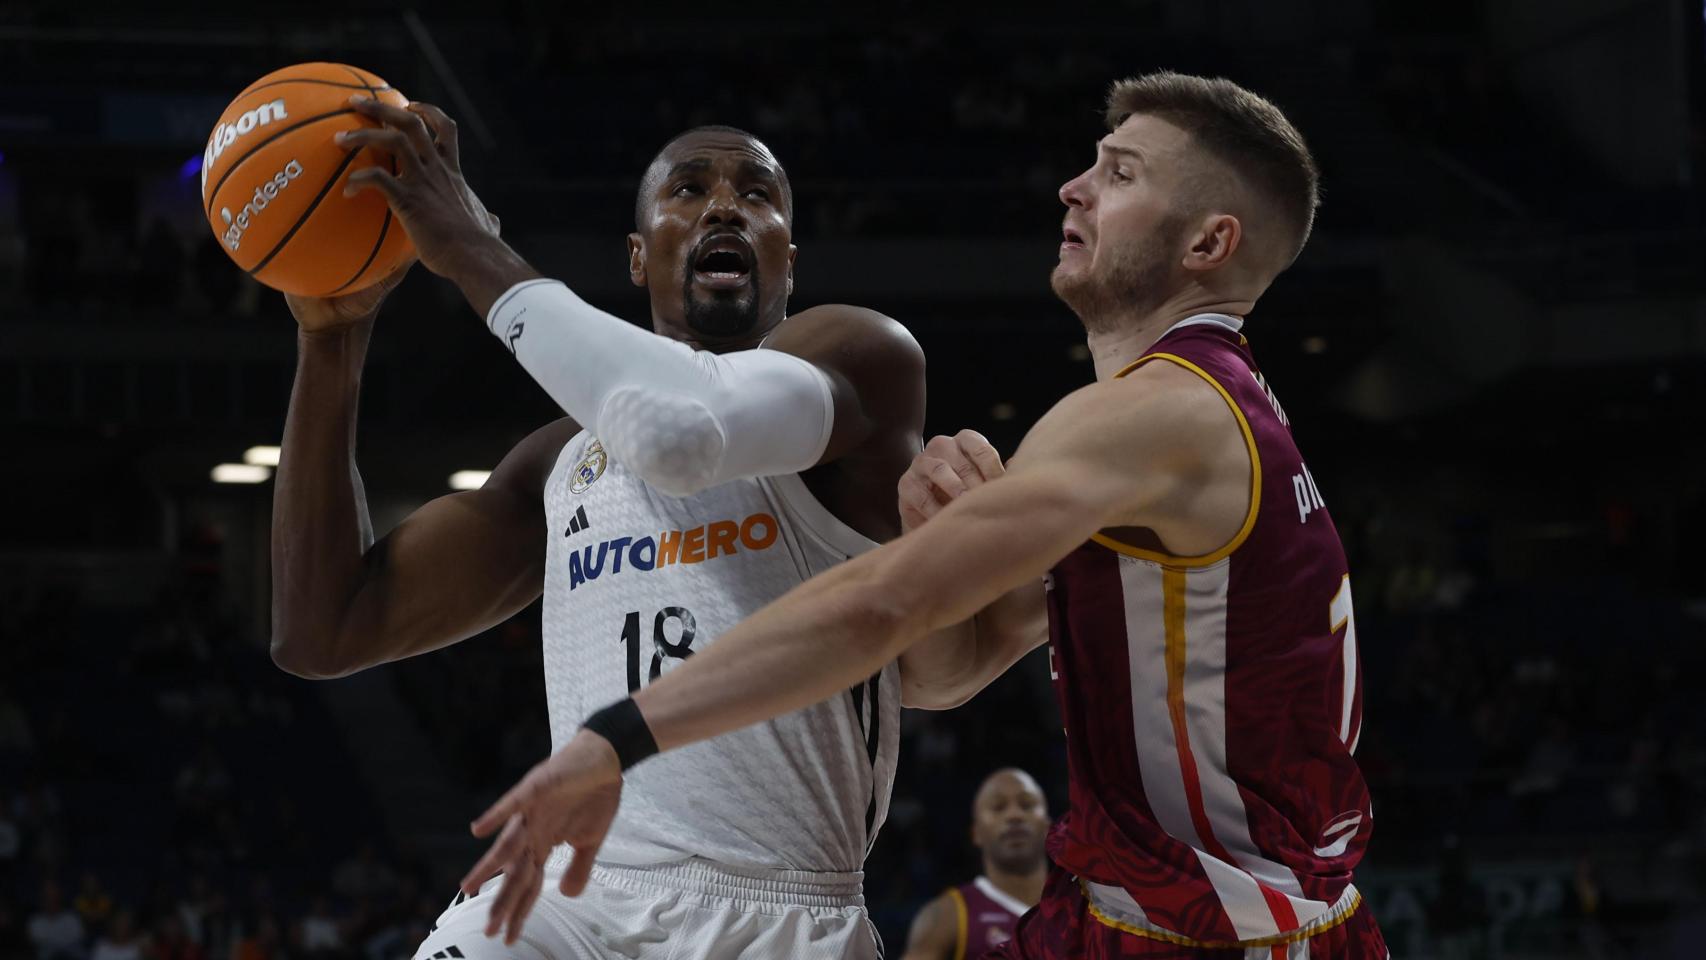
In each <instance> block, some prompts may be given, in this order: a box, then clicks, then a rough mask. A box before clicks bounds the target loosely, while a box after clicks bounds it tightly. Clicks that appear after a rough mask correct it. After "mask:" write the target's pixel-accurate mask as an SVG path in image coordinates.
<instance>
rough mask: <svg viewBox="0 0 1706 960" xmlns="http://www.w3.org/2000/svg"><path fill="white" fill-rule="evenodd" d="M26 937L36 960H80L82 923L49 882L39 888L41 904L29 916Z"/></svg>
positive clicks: (82, 933) (60, 893)
mask: <svg viewBox="0 0 1706 960" xmlns="http://www.w3.org/2000/svg"><path fill="white" fill-rule="evenodd" d="M29 934H30V943H32V944H34V945H35V948H36V960H84V954H83V940H84V932H83V921H82V919H81V918H79V917H78V916H77V911H75V910H73V909H71V907H70V906H69V905H68V904H67V903H66V902H65V894H64V893H63V892H62V891H61V890H60V889H59V884H57V883H54V882H53V881H52V880H49V881H47V882H45V883H43V884H42V885H41V902H40V903H38V904H37V905H36V912H35V913H34V914H32V915H31V916H30V925H29Z"/></svg>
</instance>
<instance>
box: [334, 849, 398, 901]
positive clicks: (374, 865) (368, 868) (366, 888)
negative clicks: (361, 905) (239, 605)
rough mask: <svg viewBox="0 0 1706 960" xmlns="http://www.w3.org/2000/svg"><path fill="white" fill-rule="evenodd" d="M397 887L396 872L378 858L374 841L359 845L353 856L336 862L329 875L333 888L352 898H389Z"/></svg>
mask: <svg viewBox="0 0 1706 960" xmlns="http://www.w3.org/2000/svg"><path fill="white" fill-rule="evenodd" d="M396 889H397V874H396V873H394V872H392V870H391V868H390V867H388V866H386V865H385V864H383V863H380V862H379V852H378V850H377V849H375V848H374V846H373V843H372V842H371V841H370V842H367V843H363V844H362V845H361V849H360V850H358V851H356V854H355V856H353V857H351V858H350V859H348V860H345V861H344V862H343V863H341V864H339V865H338V870H337V873H335V874H333V876H332V890H333V891H335V892H336V893H337V894H338V895H339V896H341V897H347V898H349V899H351V900H375V901H383V900H386V899H388V898H389V897H390V896H391V894H392V893H393V892H394V891H395V890H396Z"/></svg>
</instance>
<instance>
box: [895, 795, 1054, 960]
mask: <svg viewBox="0 0 1706 960" xmlns="http://www.w3.org/2000/svg"><path fill="white" fill-rule="evenodd" d="M1048 827H1049V819H1048V798H1047V797H1044V796H1043V791H1042V788H1041V787H1039V786H1037V781H1036V779H1035V778H1033V777H1032V776H1031V775H1030V774H1028V773H1026V772H1025V771H1023V770H1019V769H1016V768H1013V767H1009V768H1007V769H1004V770H997V771H995V772H994V773H992V774H990V775H989V776H988V777H987V778H985V779H984V781H983V784H982V785H981V786H979V787H978V789H977V796H976V797H975V798H974V799H973V800H972V805H971V842H972V843H973V844H974V845H975V846H976V847H977V848H978V850H979V851H980V852H982V854H983V873H982V874H980V875H979V876H978V877H977V878H976V879H973V880H969V881H967V882H965V883H962V884H960V885H958V886H955V887H949V888H948V889H946V890H944V891H942V895H941V896H939V897H937V898H936V899H934V900H932V901H930V902H929V903H927V904H925V905H924V909H922V910H920V911H918V916H916V917H914V918H913V920H912V931H911V933H910V934H909V935H908V936H907V940H906V953H904V954H902V955H901V960H966V958H968V957H969V958H973V960H975V958H977V957H981V956H984V955H985V954H986V953H988V952H989V950H990V949H991V948H993V947H997V946H999V945H1001V944H1003V943H1006V942H1007V941H1008V940H1010V939H1012V938H1013V929H1014V927H1015V926H1016V925H1017V924H1018V922H1019V917H1020V916H1021V915H1023V914H1024V912H1025V911H1026V910H1029V909H1030V908H1032V907H1034V906H1036V905H1037V900H1038V899H1039V898H1041V897H1042V895H1043V881H1044V880H1046V879H1047V878H1048V856H1047V854H1046V852H1045V851H1044V849H1043V843H1044V840H1045V839H1046V838H1047V836H1048Z"/></svg>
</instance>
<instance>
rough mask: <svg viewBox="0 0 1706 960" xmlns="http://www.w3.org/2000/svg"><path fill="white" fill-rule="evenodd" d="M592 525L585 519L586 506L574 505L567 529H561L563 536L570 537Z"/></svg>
mask: <svg viewBox="0 0 1706 960" xmlns="http://www.w3.org/2000/svg"><path fill="white" fill-rule="evenodd" d="M590 526H592V524H590V523H588V522H587V519H586V508H585V507H576V508H575V515H574V516H572V517H570V518H569V529H567V530H564V531H563V536H565V537H572V536H574V535H575V534H577V533H580V532H581V531H582V530H585V529H586V528H588V527H590Z"/></svg>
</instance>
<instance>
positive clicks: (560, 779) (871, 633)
mask: <svg viewBox="0 0 1706 960" xmlns="http://www.w3.org/2000/svg"><path fill="white" fill-rule="evenodd" d="M1151 368H1155V369H1151ZM1226 451H1231V453H1232V455H1233V457H1234V458H1241V459H1233V458H1228V457H1227V455H1226ZM1250 469H1251V463H1250V460H1249V458H1248V455H1247V454H1246V453H1245V450H1244V446H1243V438H1242V436H1241V435H1240V434H1239V432H1238V427H1237V425H1236V422H1235V421H1234V419H1233V415H1232V413H1231V412H1230V410H1229V408H1228V407H1227V406H1226V404H1225V403H1224V402H1223V401H1222V400H1221V399H1220V397H1219V395H1218V394H1217V393H1216V392H1215V390H1214V389H1213V388H1212V387H1210V386H1209V385H1208V384H1206V383H1205V382H1204V381H1202V380H1201V379H1199V378H1197V377H1195V375H1194V374H1191V373H1189V372H1186V371H1183V370H1182V369H1180V368H1170V367H1165V366H1163V365H1158V364H1151V365H1149V366H1146V367H1144V368H1141V369H1140V370H1138V371H1137V372H1136V373H1134V374H1132V375H1131V376H1130V377H1127V378H1125V379H1124V380H1120V381H1114V382H1112V383H1100V384H1096V385H1093V386H1090V387H1086V388H1084V389H1083V390H1080V391H1078V392H1077V393H1074V394H1073V395H1072V396H1070V397H1068V398H1066V399H1065V400H1063V401H1061V402H1060V403H1059V404H1057V405H1056V406H1055V408H1054V409H1053V410H1051V411H1050V412H1049V414H1048V415H1047V416H1045V417H1044V418H1043V420H1042V421H1041V422H1040V423H1038V424H1037V426H1036V428H1035V429H1033V430H1032V431H1031V435H1030V436H1029V437H1027V438H1026V441H1025V444H1024V446H1022V447H1021V448H1020V450H1019V453H1018V455H1017V456H1015V457H1014V461H1013V464H1012V465H1011V466H1010V468H1009V470H1008V472H1007V474H1006V475H1005V476H1003V477H1001V478H999V479H997V480H994V481H991V482H989V483H986V484H984V485H983V486H981V487H978V488H977V489H975V490H972V491H971V492H970V493H968V494H966V495H965V496H964V497H962V498H960V499H959V500H956V501H955V502H954V503H952V504H950V505H949V506H948V508H947V509H945V510H943V511H942V512H941V513H940V514H939V515H938V516H936V517H934V518H932V519H931V520H930V522H928V523H926V524H925V525H924V526H923V527H922V528H920V529H918V530H915V531H913V532H912V533H909V534H907V535H906V536H903V537H901V538H900V539H898V540H896V541H894V542H893V543H890V544H888V545H886V546H883V547H881V548H879V549H877V550H874V551H872V552H870V553H868V554H865V555H864V556H861V557H858V558H856V559H854V560H851V561H848V562H847V563H844V564H841V565H840V566H837V567H835V568H834V569H832V570H829V571H827V572H825V573H824V574H822V575H820V576H818V577H814V578H813V579H811V580H809V581H807V582H806V583H804V584H801V585H800V586H798V587H796V588H794V589H793V590H791V591H789V592H788V593H787V594H785V595H784V596H783V597H782V598H781V599H779V600H777V601H775V602H774V603H772V604H770V605H769V606H767V607H765V608H763V609H762V610H759V611H758V612H757V613H755V614H753V615H752V616H750V617H748V618H747V619H746V620H744V621H742V622H741V623H739V624H737V625H736V626H735V627H734V628H733V629H732V630H730V631H729V632H727V633H725V634H724V635H723V636H722V637H720V638H718V640H717V642H716V643H714V644H712V645H711V646H710V647H708V648H706V649H705V650H704V651H703V652H701V653H699V654H696V655H695V656H694V657H693V658H692V659H690V660H688V661H686V662H684V663H683V664H682V665H681V666H680V667H678V668H676V669H675V670H673V671H671V672H670V673H668V674H666V675H664V676H663V677H662V678H660V679H659V680H657V681H656V682H654V683H653V684H651V685H650V686H648V687H646V688H645V689H644V690H641V691H640V692H639V693H637V694H635V695H634V697H633V698H632V699H630V700H625V701H621V702H619V703H617V704H614V705H612V707H610V708H607V709H606V710H604V711H600V712H599V713H597V714H595V715H594V718H595V719H597V720H598V721H599V723H600V724H601V725H603V726H605V728H606V729H607V730H610V731H613V732H612V734H611V735H612V736H614V737H615V739H614V740H613V739H606V736H603V735H600V734H598V733H595V732H592V731H591V730H582V731H581V732H580V733H578V734H576V735H575V737H573V738H572V739H571V740H570V741H569V742H568V743H567V744H566V745H564V747H563V748H562V749H560V750H558V751H557V752H556V753H554V754H552V756H551V757H550V758H548V759H547V760H545V761H544V762H542V763H540V764H538V765H537V766H535V767H534V768H533V769H532V770H531V771H529V772H528V774H527V776H526V777H524V778H523V779H522V781H521V782H520V783H519V784H517V785H516V786H515V787H514V788H513V789H511V790H510V791H509V792H508V793H506V794H504V796H503V797H501V798H500V799H499V800H498V802H497V803H495V804H493V805H492V807H491V808H490V809H489V810H487V811H486V812H485V813H484V814H482V815H481V816H480V818H479V819H478V820H476V821H475V822H474V824H473V828H474V831H475V834H476V835H478V836H489V835H492V834H494V833H497V832H498V831H500V830H501V831H502V832H501V834H499V836H498V838H497V840H496V841H495V842H494V843H493V845H492V847H491V849H490V850H488V851H487V853H486V855H485V856H484V857H482V858H481V860H480V862H479V863H477V864H475V866H474V868H473V869H472V870H470V871H469V873H468V875H467V876H465V877H464V878H463V889H464V890H465V891H471V890H474V889H477V888H478V886H479V885H480V884H481V883H483V882H484V881H485V880H487V879H490V878H491V877H492V876H495V875H496V874H497V873H499V872H503V873H504V874H505V880H504V887H503V889H502V891H500V893H499V896H498V897H497V898H496V899H495V900H494V903H493V908H492V914H491V916H492V923H493V928H494V929H495V928H497V927H504V928H506V929H507V930H509V931H510V933H511V934H512V935H513V934H514V933H516V932H519V930H520V927H521V923H522V921H523V920H525V918H526V916H527V913H528V912H529V910H530V909H531V907H532V902H533V898H534V897H535V896H536V895H537V893H538V889H539V883H538V876H539V874H540V871H541V868H540V865H541V864H542V863H543V862H544V860H545V857H546V855H547V854H548V852H549V851H550V849H551V847H553V846H554V845H555V844H557V843H559V842H568V843H571V844H573V845H574V848H575V849H574V856H573V858H572V859H571V861H570V864H569V867H568V869H567V870H566V871H565V872H564V874H563V880H562V883H561V884H560V889H561V890H562V892H563V893H565V894H568V895H570V896H573V895H575V894H578V893H579V892H580V891H581V890H582V889H584V888H585V885H586V882H587V880H588V878H589V877H590V876H591V871H592V864H593V861H594V858H596V856H597V854H598V848H599V845H600V843H601V842H602V840H603V837H604V833H605V831H606V830H607V829H608V827H609V822H610V819H612V818H613V817H614V815H615V811H614V809H609V810H608V813H604V812H602V808H600V807H599V805H600V804H609V796H610V790H611V789H612V787H613V786H614V785H615V784H618V783H620V782H621V772H622V760H621V756H622V754H619V753H618V747H619V748H620V749H622V750H625V751H628V753H627V755H628V756H630V757H638V756H641V755H643V753H644V752H645V749H646V747H647V746H648V741H650V745H651V746H655V747H656V748H659V749H664V750H669V749H674V748H676V747H680V746H684V745H686V744H689V743H694V742H697V741H699V740H704V739H707V738H710V737H714V736H717V735H718V734H722V733H727V732H728V731H730V730H735V729H738V728H740V727H744V726H747V725H750V724H753V723H758V722H760V721H763V720H765V719H768V718H771V717H776V716H780V715H781V714H784V713H787V712H789V711H791V710H797V709H799V708H801V707H804V706H807V705H809V704H812V703H816V702H818V701H820V700H823V699H825V698H827V697H830V696H833V695H835V694H837V693H838V692H840V691H841V690H844V689H846V688H847V687H850V686H852V685H853V684H854V683H856V682H858V681H859V680H860V679H861V678H864V677H868V676H870V675H871V674H872V673H875V672H876V671H877V670H878V669H879V668H881V667H882V666H883V665H884V664H886V663H888V662H889V661H890V660H893V659H894V658H895V657H897V656H899V655H900V654H901V653H903V652H905V651H906V650H907V649H908V648H909V647H911V646H912V645H913V644H915V643H917V642H919V641H920V640H921V639H923V638H924V637H926V636H928V635H929V634H930V633H931V632H932V631H934V630H939V629H941V628H943V627H946V626H951V625H953V624H956V623H959V622H961V621H963V620H965V619H966V618H968V617H971V616H972V615H974V614H976V613H977V612H978V611H979V610H982V609H983V608H984V607H986V606H988V605H989V604H990V603H991V602H993V601H994V600H996V599H997V598H999V597H1001V596H1002V595H1003V594H1005V593H1007V592H1008V591H1010V590H1012V589H1014V588H1015V587H1018V586H1020V585H1021V584H1024V583H1027V582H1033V581H1035V580H1036V579H1037V578H1038V577H1041V576H1042V575H1043V573H1044V572H1045V571H1047V570H1048V569H1049V568H1050V567H1052V566H1053V565H1054V564H1055V563H1056V562H1058V561H1059V560H1060V558H1061V557H1064V556H1065V555H1066V554H1067V553H1069V552H1071V551H1072V550H1073V549H1074V548H1075V547H1077V546H1078V545H1080V544H1082V543H1083V542H1084V541H1085V540H1086V539H1087V538H1088V537H1089V536H1090V535H1091V534H1092V533H1095V532H1096V531H1097V530H1100V529H1103V528H1105V527H1113V526H1125V525H1136V526H1146V527H1151V528H1156V529H1157V532H1159V533H1161V534H1162V536H1163V539H1164V542H1166V540H1167V538H1168V537H1169V536H1171V535H1173V534H1175V533H1177V534H1181V535H1182V537H1181V538H1180V541H1179V542H1181V543H1187V542H1191V539H1192V538H1194V537H1214V536H1218V535H1219V534H1220V532H1222V528H1225V529H1224V532H1225V538H1224V539H1222V541H1221V542H1226V541H1227V540H1230V538H1231V536H1232V534H1233V533H1234V532H1236V530H1237V525H1238V523H1239V522H1241V521H1242V519H1243V508H1244V507H1245V506H1247V504H1248V489H1249V479H1250ZM1226 489H1235V490H1237V491H1241V492H1240V493H1239V494H1238V495H1239V496H1240V497H1242V498H1243V499H1242V500H1241V502H1240V503H1239V504H1238V505H1237V506H1236V508H1233V507H1226V508H1225V509H1216V510H1206V511H1205V510H1201V509H1196V508H1195V505H1194V501H1196V500H1199V499H1200V498H1201V497H1202V496H1203V495H1204V494H1203V491H1224V490H1226ZM1222 506H1224V504H1222ZM1181 514H1184V515H1189V516H1192V517H1196V518H1198V519H1200V520H1202V521H1203V522H1202V523H1201V524H1200V526H1202V529H1194V528H1193V527H1192V526H1191V525H1179V524H1172V525H1170V524H1168V523H1166V522H1165V521H1166V520H1167V519H1168V518H1170V517H1175V516H1178V515H1181ZM1176 545H1177V544H1175V546H1176ZM636 720H637V721H638V722H639V724H641V725H640V726H636ZM589 722H591V721H589ZM614 731H620V732H614ZM593 809H600V810H601V812H600V815H599V816H598V817H597V818H596V820H594V819H590V818H589V814H588V811H590V810H593Z"/></svg>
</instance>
